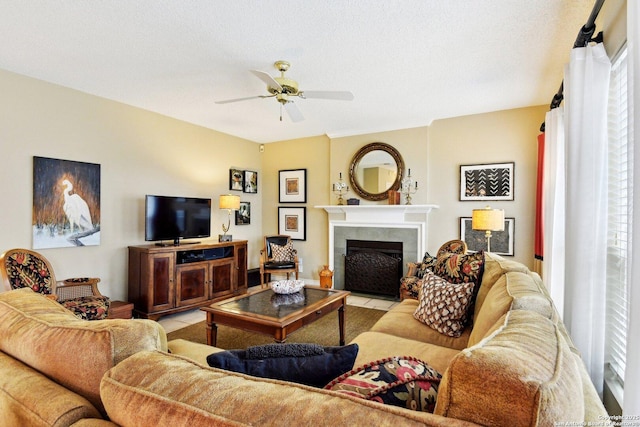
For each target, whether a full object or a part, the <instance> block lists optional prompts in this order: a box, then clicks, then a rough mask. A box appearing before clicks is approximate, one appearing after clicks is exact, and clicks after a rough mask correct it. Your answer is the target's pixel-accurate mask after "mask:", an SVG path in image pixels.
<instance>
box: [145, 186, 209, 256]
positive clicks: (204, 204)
mask: <svg viewBox="0 0 640 427" xmlns="http://www.w3.org/2000/svg"><path fill="white" fill-rule="evenodd" d="M209 236H211V199H203V198H196V197H172V196H152V195H147V196H146V197H145V227H144V240H146V241H148V242H153V241H156V242H157V241H159V242H160V243H157V244H158V245H159V246H162V245H164V244H163V243H162V241H163V240H171V241H173V243H172V244H173V245H179V244H180V239H194V238H200V237H209Z"/></svg>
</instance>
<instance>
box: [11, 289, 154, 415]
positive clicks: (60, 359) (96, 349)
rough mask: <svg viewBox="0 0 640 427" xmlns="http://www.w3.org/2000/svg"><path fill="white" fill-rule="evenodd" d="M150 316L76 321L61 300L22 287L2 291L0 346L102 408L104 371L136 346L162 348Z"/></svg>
mask: <svg viewBox="0 0 640 427" xmlns="http://www.w3.org/2000/svg"><path fill="white" fill-rule="evenodd" d="M166 348H167V344H166V334H165V332H164V329H162V326H160V325H159V324H158V323H157V322H154V321H151V320H140V319H136V320H123V319H113V320H97V321H92V322H87V321H85V320H80V319H78V318H77V317H76V316H74V315H73V313H72V312H70V311H69V310H67V309H65V308H64V307H62V306H61V305H60V304H59V303H57V302H55V301H52V300H50V299H48V298H46V297H45V296H43V295H41V294H38V293H35V292H33V291H32V290H31V289H28V288H23V289H16V290H13V291H8V292H4V293H0V350H2V351H3V352H5V353H7V354H8V355H10V356H12V357H14V358H15V359H17V360H19V361H21V362H22V363H24V364H25V365H28V366H30V367H32V368H34V369H36V370H38V371H40V372H41V373H43V374H44V375H46V376H48V377H49V378H51V379H53V380H54V381H56V382H58V383H60V384H61V385H63V386H64V387H66V388H68V389H70V390H72V391H74V392H75V393H78V394H80V395H81V396H83V397H85V398H86V399H87V400H89V401H90V402H91V403H92V404H93V405H94V406H95V407H96V408H98V409H101V408H102V404H101V401H100V390H99V388H100V379H101V378H102V375H103V374H104V373H105V372H106V371H107V370H109V369H110V368H111V367H113V366H115V365H116V364H118V363H119V362H121V361H122V360H124V359H126V358H127V357H129V356H130V355H132V354H134V353H137V352H138V351H140V350H148V349H162V350H166Z"/></svg>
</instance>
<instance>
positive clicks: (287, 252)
mask: <svg viewBox="0 0 640 427" xmlns="http://www.w3.org/2000/svg"><path fill="white" fill-rule="evenodd" d="M272 273H281V274H284V273H286V275H287V279H288V278H289V274H291V273H295V275H296V280H297V279H298V251H297V250H295V249H294V248H293V244H292V243H291V236H285V235H281V234H278V235H274V236H265V237H264V247H263V249H262V250H261V251H260V286H261V287H265V286H266V284H267V283H268V282H269V281H270V280H271V274H272Z"/></svg>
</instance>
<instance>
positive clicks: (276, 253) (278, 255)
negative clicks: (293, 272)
mask: <svg viewBox="0 0 640 427" xmlns="http://www.w3.org/2000/svg"><path fill="white" fill-rule="evenodd" d="M269 245H271V260H272V261H273V262H290V261H293V244H291V242H289V243H287V244H286V245H284V246H280V245H276V244H275V243H269Z"/></svg>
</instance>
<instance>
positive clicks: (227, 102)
mask: <svg viewBox="0 0 640 427" xmlns="http://www.w3.org/2000/svg"><path fill="white" fill-rule="evenodd" d="M256 98H264V96H262V95H256V96H247V97H245V98H234V99H225V100H224V101H215V103H216V104H230V103H232V102H239V101H247V100H249V99H256Z"/></svg>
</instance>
